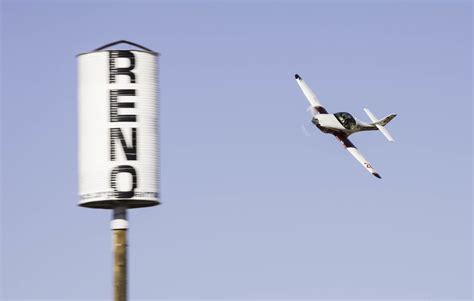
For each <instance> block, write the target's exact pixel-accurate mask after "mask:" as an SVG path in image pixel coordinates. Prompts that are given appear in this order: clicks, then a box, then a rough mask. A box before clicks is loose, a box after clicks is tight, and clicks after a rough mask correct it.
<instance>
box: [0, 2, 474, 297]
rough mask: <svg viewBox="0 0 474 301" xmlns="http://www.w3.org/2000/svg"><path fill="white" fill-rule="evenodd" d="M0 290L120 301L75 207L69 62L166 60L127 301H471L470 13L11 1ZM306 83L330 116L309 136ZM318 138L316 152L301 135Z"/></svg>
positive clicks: (107, 234) (369, 6)
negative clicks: (300, 81) (130, 53)
mask: <svg viewBox="0 0 474 301" xmlns="http://www.w3.org/2000/svg"><path fill="white" fill-rule="evenodd" d="M1 11H2V43H1V45H2V46H1V51H2V54H1V58H2V72H1V76H2V79H1V83H2V96H1V98H2V107H1V109H2V115H1V126H2V132H1V138H2V141H1V145H2V160H1V164H2V167H1V169H2V175H1V184H2V195H1V198H2V207H1V209H2V216H1V220H2V224H1V225H2V228H1V234H2V235H1V237H2V238H1V243H2V249H1V250H2V262H1V266H2V277H3V279H2V286H1V296H2V297H3V298H5V299H7V300H12V299H44V300H49V299H61V300H69V299H110V298H111V296H112V254H111V251H112V246H111V231H110V230H109V219H110V211H106V210H93V209H85V208H80V207H77V206H76V204H77V202H78V196H77V184H78V183H77V182H78V181H77V165H76V152H77V134H76V133H77V111H76V105H77V99H76V59H75V55H76V54H78V53H81V52H84V51H89V50H91V49H94V48H97V47H99V46H101V45H103V44H106V43H109V42H112V41H115V40H119V39H128V40H131V41H134V42H137V43H140V44H143V45H145V46H147V47H149V48H152V49H154V50H155V51H158V52H161V53H162V56H161V57H160V88H161V118H162V119H161V127H162V130H161V134H162V139H161V142H162V147H161V149H162V162H161V163H162V172H161V173H162V196H163V200H162V201H163V205H161V206H158V207H154V208H148V209H136V210H133V211H131V212H130V223H131V229H130V250H129V251H130V253H129V262H130V273H129V277H130V279H129V290H130V299H131V300H141V299H158V298H163V299H166V298H168V299H175V298H189V299H197V298H201V299H212V298H219V299H222V298H233V299H248V298H252V299H260V298H270V299H275V298H284V299H295V298H313V299H317V298H321V299H324V298H345V299H357V298H358V299H367V298H375V299H377V300H379V299H383V298H395V299H397V298H399V299H404V298H407V299H408V298H411V299H419V298H426V299H435V298H438V299H453V298H461V299H462V298H465V299H470V297H471V284H472V276H471V267H472V260H471V254H472V247H471V241H472V236H471V232H472V223H471V222H472V210H471V201H472V189H471V185H472V103H471V102H472V90H471V85H472V29H471V27H472V4H471V2H468V1H465V2H461V1H422V2H416V1H400V2H389V1H382V2H377V3H375V2H372V1H368V2H362V1H350V2H344V1H336V2H323V1H314V2H311V1H307V2H303V1H300V2H299V1H296V2H290V1H279V2H271V1H261V2H255V3H251V2H197V1H196V2H185V1H179V2H159V1H155V2H153V1H146V2H132V1H75V2H73V3H70V4H62V3H60V2H59V1H51V2H47V1H35V2H26V1H21V2H15V1H3V3H2V7H1ZM294 73H299V74H300V75H301V76H302V77H303V78H304V79H305V81H306V82H307V83H308V84H309V85H310V86H311V87H312V88H313V90H315V91H316V93H317V94H318V96H319V98H320V100H321V102H322V103H323V104H324V106H325V107H326V108H327V109H328V110H329V111H331V112H337V111H348V112H351V113H352V114H353V115H355V116H357V117H358V118H361V119H363V120H367V118H366V116H364V112H363V111H362V108H364V107H368V108H370V109H371V111H372V112H373V113H374V114H376V115H377V116H380V117H381V116H384V115H386V114H388V113H392V112H395V113H398V114H399V115H398V117H397V118H396V119H395V120H394V121H392V122H391V123H390V124H389V125H388V126H387V128H388V129H389V131H390V132H391V133H392V135H393V136H394V138H395V139H396V143H393V144H392V143H389V142H387V141H386V140H385V138H384V137H383V136H382V135H381V134H380V133H376V132H370V133H363V134H357V135H354V136H353V137H352V138H351V140H352V141H353V142H354V144H355V145H357V146H358V147H359V149H360V150H361V151H362V153H363V154H364V155H365V156H366V157H367V158H368V159H369V161H371V162H372V163H373V165H374V166H375V168H376V169H377V170H378V171H379V172H380V174H381V175H382V177H383V179H382V180H378V179H376V178H374V177H373V176H371V175H370V174H368V173H367V172H366V171H364V170H363V168H362V167H361V166H360V165H359V163H357V162H356V161H355V160H354V159H353V158H352V157H351V156H350V155H349V154H348V153H347V152H346V151H345V150H344V149H343V148H342V147H341V146H340V144H339V143H338V142H337V141H336V140H335V139H334V137H332V136H329V135H323V134H322V133H320V132H319V131H318V130H317V129H313V128H311V123H310V117H309V116H308V114H307V112H306V111H305V110H306V108H307V102H306V100H305V98H304V96H303V94H302V93H301V91H300V90H299V88H298V86H297V84H296V82H295V81H294V77H293V75H294ZM303 124H304V125H306V127H307V128H308V129H311V130H310V132H311V134H312V135H311V136H310V137H306V136H305V135H304V134H303V133H302V131H301V125H303Z"/></svg>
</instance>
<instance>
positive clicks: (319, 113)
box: [295, 74, 397, 179]
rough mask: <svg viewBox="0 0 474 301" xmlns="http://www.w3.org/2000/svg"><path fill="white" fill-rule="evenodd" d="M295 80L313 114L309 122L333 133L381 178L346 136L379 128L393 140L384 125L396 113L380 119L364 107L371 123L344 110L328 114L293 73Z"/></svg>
mask: <svg viewBox="0 0 474 301" xmlns="http://www.w3.org/2000/svg"><path fill="white" fill-rule="evenodd" d="M295 78H296V82H297V83H298V85H299V86H300V88H301V90H303V93H304V95H305V96H306V98H307V99H308V101H309V103H310V109H311V112H312V115H313V119H312V120H311V122H312V123H313V124H314V125H315V126H316V127H317V128H318V129H320V130H321V131H322V132H323V133H326V134H333V135H334V136H336V138H337V139H338V140H339V141H341V143H342V145H343V146H344V147H345V148H346V149H347V150H348V151H349V153H351V155H352V156H354V158H356V159H357V161H359V162H360V164H362V165H363V166H364V167H365V169H367V171H368V172H370V173H371V174H373V175H374V176H376V177H377V178H379V179H381V178H382V177H381V176H380V174H379V173H378V172H377V171H376V170H375V169H374V168H373V167H372V165H371V164H370V163H369V162H368V161H367V160H366V159H365V158H364V156H362V154H361V153H360V152H359V150H358V149H357V147H355V145H354V144H352V142H351V141H350V140H349V139H348V138H347V137H349V135H351V134H354V133H357V132H361V131H373V130H379V131H380V132H382V134H383V135H384V136H385V137H386V138H387V139H388V141H392V142H393V141H394V140H393V138H392V136H391V135H390V133H389V132H388V131H387V129H385V128H384V126H385V125H386V124H387V123H389V122H390V121H391V120H392V119H393V118H395V116H397V114H390V115H388V116H387V117H384V118H382V119H377V118H376V117H375V116H374V115H373V114H372V113H371V112H370V111H369V110H368V109H364V111H365V113H366V114H367V115H368V116H369V118H370V120H371V121H372V122H371V123H367V122H363V121H361V120H358V119H356V118H354V117H352V115H351V114H349V113H346V112H339V113H334V114H329V113H328V111H326V109H325V108H324V107H323V106H321V103H320V102H319V100H318V97H317V96H316V94H314V92H313V91H311V89H310V88H309V87H308V85H307V84H306V83H305V82H304V81H303V79H302V78H301V76H299V75H298V74H295Z"/></svg>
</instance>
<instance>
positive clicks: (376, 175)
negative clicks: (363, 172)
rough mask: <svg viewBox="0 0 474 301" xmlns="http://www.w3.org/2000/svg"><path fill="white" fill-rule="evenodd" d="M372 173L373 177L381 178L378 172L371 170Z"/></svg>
mask: <svg viewBox="0 0 474 301" xmlns="http://www.w3.org/2000/svg"><path fill="white" fill-rule="evenodd" d="M372 174H373V175H374V176H375V177H377V178H379V179H381V178H382V177H381V176H380V175H379V173H378V172H373V173H372Z"/></svg>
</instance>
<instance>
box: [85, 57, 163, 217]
mask: <svg viewBox="0 0 474 301" xmlns="http://www.w3.org/2000/svg"><path fill="white" fill-rule="evenodd" d="M157 58H158V54H157V53H155V52H152V51H142V50H99V51H94V52H89V53H84V54H80V55H78V57H77V59H78V81H79V82H78V99H79V194H80V202H79V205H80V206H83V207H90V208H105V209H110V208H114V207H118V206H121V207H126V208H137V207H148V206H153V205H158V204H159V201H160V191H159V174H160V173H159V137H158V134H159V132H158V116H159V112H158V110H159V107H158V104H159V102H158V77H157V72H158V59H157Z"/></svg>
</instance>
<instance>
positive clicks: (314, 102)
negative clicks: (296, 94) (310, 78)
mask: <svg viewBox="0 0 474 301" xmlns="http://www.w3.org/2000/svg"><path fill="white" fill-rule="evenodd" d="M295 79H296V82H297V83H298V86H300V88H301V90H302V91H303V94H304V96H306V98H307V99H308V101H309V103H310V104H311V107H312V108H314V109H315V110H316V111H317V112H318V113H319V114H327V113H328V111H326V109H325V108H324V107H323V106H322V105H321V103H320V102H319V99H318V97H317V96H316V94H315V93H314V92H313V91H312V90H311V88H310V87H309V86H308V85H307V84H306V83H305V82H304V80H303V79H302V78H301V76H299V75H298V74H295Z"/></svg>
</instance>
